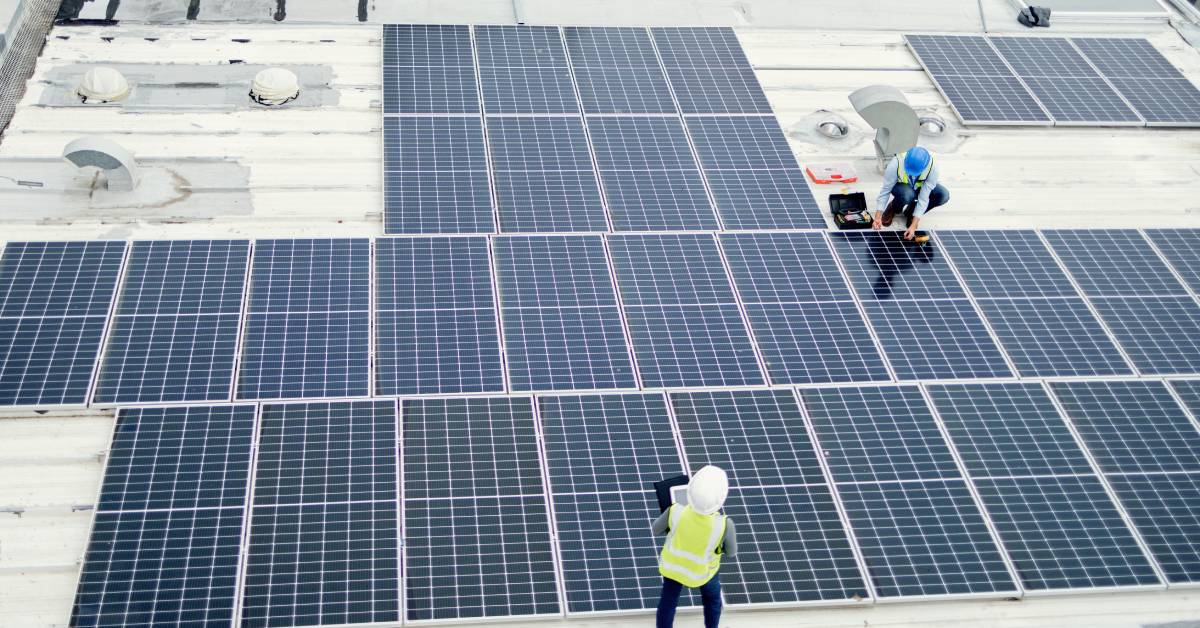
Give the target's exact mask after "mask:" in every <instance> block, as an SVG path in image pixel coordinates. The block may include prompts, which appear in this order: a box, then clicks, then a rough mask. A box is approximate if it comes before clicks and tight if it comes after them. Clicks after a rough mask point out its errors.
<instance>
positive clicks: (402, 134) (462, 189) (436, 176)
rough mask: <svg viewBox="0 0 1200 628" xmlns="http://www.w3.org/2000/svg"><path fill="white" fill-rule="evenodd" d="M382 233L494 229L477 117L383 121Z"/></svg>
mask: <svg viewBox="0 0 1200 628" xmlns="http://www.w3.org/2000/svg"><path fill="white" fill-rule="evenodd" d="M383 152H384V165H383V170H384V173H383V177H384V222H385V225H384V227H385V231H386V232H387V233H490V232H492V231H495V224H494V222H495V221H494V218H493V212H492V193H491V188H490V187H489V184H488V169H487V158H486V155H485V154H484V153H485V150H484V142H483V123H482V121H481V120H480V119H478V118H454V117H450V118H418V117H403V118H393V117H387V118H384V120H383Z"/></svg>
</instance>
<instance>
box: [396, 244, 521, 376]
mask: <svg viewBox="0 0 1200 628" xmlns="http://www.w3.org/2000/svg"><path fill="white" fill-rule="evenodd" d="M375 269H376V270H375V272H376V278H375V291H376V295H377V296H376V304H375V317H376V318H375V391H376V394H380V395H396V394H413V393H416V394H421V393H468V392H494V391H502V390H504V370H503V366H502V365H501V359H500V333H499V327H498V325H497V320H496V311H495V300H494V299H493V297H492V279H491V276H492V275H491V264H490V262H489V260H488V242H487V240H486V239H485V238H437V237H434V238H396V239H391V238H386V239H385V238H381V239H378V240H376V241H375Z"/></svg>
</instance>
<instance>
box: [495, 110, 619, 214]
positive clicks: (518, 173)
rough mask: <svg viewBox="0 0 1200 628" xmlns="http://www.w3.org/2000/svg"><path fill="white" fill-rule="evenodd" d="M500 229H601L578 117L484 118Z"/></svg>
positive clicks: (597, 195) (598, 201)
mask: <svg viewBox="0 0 1200 628" xmlns="http://www.w3.org/2000/svg"><path fill="white" fill-rule="evenodd" d="M487 126H488V144H489V145H490V146H491V155H492V167H493V169H494V170H495V181H496V197H497V200H498V202H499V204H500V229H501V230H502V231H605V230H607V228H608V224H607V220H606V218H605V215H604V205H603V203H602V202H601V198H600V187H599V184H598V183H597V180H596V172H595V170H594V169H593V167H592V158H591V156H590V154H589V153H588V145H587V137H586V136H585V134H584V129H583V121H582V120H581V119H580V118H562V117H559V118H550V117H526V118H488V120H487Z"/></svg>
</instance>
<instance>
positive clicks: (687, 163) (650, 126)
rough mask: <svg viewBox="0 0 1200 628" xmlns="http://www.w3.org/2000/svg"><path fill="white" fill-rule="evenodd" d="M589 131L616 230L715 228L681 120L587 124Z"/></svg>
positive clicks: (611, 120) (611, 119)
mask: <svg viewBox="0 0 1200 628" xmlns="http://www.w3.org/2000/svg"><path fill="white" fill-rule="evenodd" d="M588 131H589V133H590V134H591V138H592V144H593V146H594V147H595V151H596V163H597V165H598V168H599V172H600V180H601V181H602V182H603V183H604V194H605V196H606V197H607V199H608V211H609V213H610V214H611V215H612V220H613V227H614V228H615V229H617V230H623V231H655V230H659V231H661V230H671V229H680V230H681V229H707V230H715V229H717V228H718V227H719V225H718V224H717V218H716V215H715V214H713V210H712V205H711V204H710V203H709V202H708V195H707V193H706V192H705V189H704V181H703V180H702V179H701V178H700V170H699V168H698V167H697V166H696V160H695V158H694V157H692V151H691V148H690V146H689V145H688V141H687V137H686V136H685V135H684V131H683V124H682V123H681V122H680V121H679V119H677V118H649V117H640V118H635V117H598V118H589V119H588Z"/></svg>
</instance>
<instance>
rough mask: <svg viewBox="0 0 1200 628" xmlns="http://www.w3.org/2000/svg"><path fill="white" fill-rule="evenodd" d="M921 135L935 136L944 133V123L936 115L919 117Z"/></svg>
mask: <svg viewBox="0 0 1200 628" xmlns="http://www.w3.org/2000/svg"><path fill="white" fill-rule="evenodd" d="M919 123H920V125H921V135H932V136H937V135H941V134H942V133H945V132H946V121H945V120H943V119H942V117H941V116H939V115H937V114H936V113H930V114H925V115H923V116H921V117H920V120H919Z"/></svg>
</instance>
